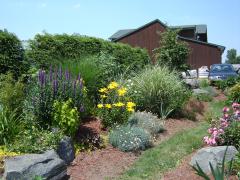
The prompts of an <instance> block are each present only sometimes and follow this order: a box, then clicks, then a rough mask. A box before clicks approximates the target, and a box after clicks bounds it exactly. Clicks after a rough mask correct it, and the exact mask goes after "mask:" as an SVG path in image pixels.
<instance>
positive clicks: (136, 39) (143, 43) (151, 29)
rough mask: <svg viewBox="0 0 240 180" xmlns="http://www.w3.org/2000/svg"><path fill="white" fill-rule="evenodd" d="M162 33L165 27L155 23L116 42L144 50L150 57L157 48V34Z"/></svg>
mask: <svg viewBox="0 0 240 180" xmlns="http://www.w3.org/2000/svg"><path fill="white" fill-rule="evenodd" d="M163 31H165V27H164V26H162V25H161V24H160V23H157V22H156V23H154V24H151V25H149V26H147V27H145V28H143V29H140V30H139V31H137V32H134V33H133V34H130V35H128V36H126V37H123V38H122V39H120V40H118V42H122V43H126V44H129V45H131V46H133V47H141V48H146V49H147V50H148V52H149V54H150V56H152V55H153V53H152V50H154V49H155V48H157V47H159V41H160V36H159V34H157V32H163Z"/></svg>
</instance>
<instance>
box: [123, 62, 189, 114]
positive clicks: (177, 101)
mask: <svg viewBox="0 0 240 180" xmlns="http://www.w3.org/2000/svg"><path fill="white" fill-rule="evenodd" d="M127 86H128V88H129V92H130V93H129V94H130V96H131V97H132V98H133V100H134V102H136V104H137V109H138V110H140V111H144V110H146V111H147V112H152V113H154V114H157V115H159V116H160V117H166V116H167V115H168V114H169V113H170V112H171V111H173V110H176V109H180V108H181V107H183V106H184V103H185V102H186V101H187V100H188V99H189V97H190V92H189V91H188V90H187V89H186V88H185V87H184V85H183V82H182V81H181V80H180V79H179V77H178V75H177V73H176V72H174V71H170V70H169V69H168V68H167V67H158V66H155V67H152V68H146V69H144V70H143V71H142V72H141V73H139V74H137V75H136V76H135V77H133V78H132V79H131V80H129V81H128V82H127Z"/></svg>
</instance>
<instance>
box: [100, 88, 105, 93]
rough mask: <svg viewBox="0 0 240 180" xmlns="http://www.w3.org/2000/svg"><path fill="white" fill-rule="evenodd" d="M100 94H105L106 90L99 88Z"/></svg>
mask: <svg viewBox="0 0 240 180" xmlns="http://www.w3.org/2000/svg"><path fill="white" fill-rule="evenodd" d="M98 91H99V92H100V93H107V88H101V89H99V90H98Z"/></svg>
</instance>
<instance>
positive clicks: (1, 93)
mask: <svg viewBox="0 0 240 180" xmlns="http://www.w3.org/2000/svg"><path fill="white" fill-rule="evenodd" d="M24 98H25V94H24V84H23V83H21V82H20V81H19V80H18V81H15V80H14V79H13V76H12V74H11V73H8V74H6V75H0V104H1V105H2V106H4V107H6V108H8V109H9V110H10V111H16V113H17V112H18V114H19V113H21V110H22V106H23V101H24Z"/></svg>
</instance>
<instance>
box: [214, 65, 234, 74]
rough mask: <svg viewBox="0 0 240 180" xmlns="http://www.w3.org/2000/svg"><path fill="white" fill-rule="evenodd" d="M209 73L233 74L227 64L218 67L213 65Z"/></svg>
mask: <svg viewBox="0 0 240 180" xmlns="http://www.w3.org/2000/svg"><path fill="white" fill-rule="evenodd" d="M210 71H211V72H233V68H232V66H231V65H229V64H219V65H213V66H212V67H211V70H210Z"/></svg>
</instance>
